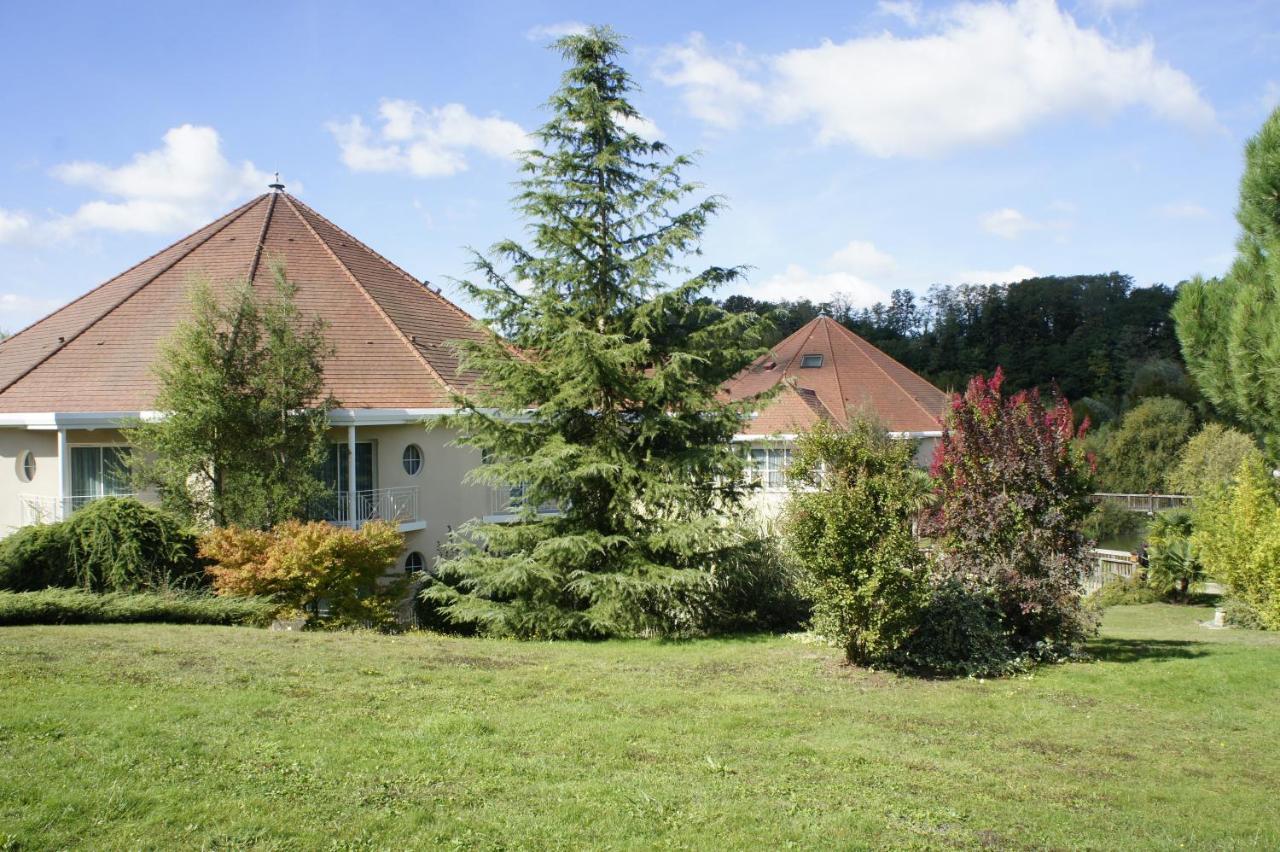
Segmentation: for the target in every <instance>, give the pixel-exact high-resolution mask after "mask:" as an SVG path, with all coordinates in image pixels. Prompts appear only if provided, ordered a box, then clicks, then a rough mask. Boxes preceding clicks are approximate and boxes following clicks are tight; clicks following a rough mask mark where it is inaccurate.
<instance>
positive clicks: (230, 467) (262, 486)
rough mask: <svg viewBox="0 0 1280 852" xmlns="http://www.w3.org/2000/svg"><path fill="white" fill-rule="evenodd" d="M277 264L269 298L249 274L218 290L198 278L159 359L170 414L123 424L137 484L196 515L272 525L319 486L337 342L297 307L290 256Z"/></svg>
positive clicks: (160, 404)
mask: <svg viewBox="0 0 1280 852" xmlns="http://www.w3.org/2000/svg"><path fill="white" fill-rule="evenodd" d="M273 275H274V278H273V286H274V291H275V295H274V298H270V299H262V298H260V297H259V296H258V295H257V294H256V293H255V292H254V289H253V285H252V284H250V283H248V282H244V283H242V284H240V285H238V286H236V287H234V288H233V289H232V290H231V291H230V292H229V294H228V298H226V299H225V300H221V301H220V300H219V299H218V297H217V295H216V294H215V293H214V291H213V289H212V288H211V287H210V286H209V284H208V283H207V282H197V284H196V286H195V287H193V289H192V293H191V304H192V314H191V317H190V319H189V320H187V321H186V322H184V323H183V324H181V325H180V326H179V327H178V328H177V329H176V330H175V331H174V333H173V336H172V338H171V339H170V340H169V342H168V344H167V345H166V346H165V348H164V351H163V352H162V354H161V357H160V358H158V359H157V361H156V365H157V366H156V368H155V372H156V376H157V378H158V380H159V384H160V388H159V392H158V394H157V396H156V408H157V409H158V410H159V411H161V412H163V413H164V416H163V417H162V418H161V419H159V420H156V421H150V422H142V423H137V424H135V425H134V426H133V427H132V428H130V429H127V430H126V433H125V434H126V437H127V439H128V441H129V443H130V444H131V445H133V446H134V447H135V448H136V449H137V451H136V452H134V453H133V454H132V455H131V457H130V458H131V466H132V467H133V476H134V479H135V481H136V482H137V483H138V485H139V486H142V487H151V486H154V487H156V488H158V489H159V492H160V497H161V501H162V503H163V504H164V506H165V507H166V508H167V509H170V510H171V511H174V512H175V513H177V514H179V515H181V516H183V517H185V518H187V519H189V520H191V521H193V522H195V523H197V524H201V525H210V524H212V525H215V526H224V525H226V524H236V525H239V526H245V527H255V528H263V527H269V526H271V525H273V524H276V523H278V522H280V521H283V520H286V519H289V518H300V517H303V516H304V515H305V514H307V513H308V512H309V511H310V510H312V509H314V508H315V506H316V504H317V501H318V500H319V499H320V498H321V497H322V495H323V492H324V485H323V483H322V482H321V481H320V479H319V476H318V472H319V470H320V466H321V463H322V462H323V460H324V452H325V448H326V446H327V439H326V434H327V430H328V411H329V409H330V408H332V407H333V406H334V405H335V404H336V402H335V401H334V400H333V399H331V398H329V397H328V396H327V395H326V394H325V393H324V361H325V359H326V358H328V357H329V355H330V354H331V352H332V346H331V345H330V344H329V343H328V342H327V340H326V338H325V332H326V327H325V324H324V322H323V321H322V320H320V319H315V318H313V319H310V320H308V319H307V318H305V317H303V316H302V314H301V313H300V311H299V310H298V307H297V303H296V301H295V300H294V293H295V287H294V285H293V284H292V283H291V282H290V281H289V280H288V277H287V276H286V274H285V270H284V268H283V267H282V266H277V267H275V268H274V269H273Z"/></svg>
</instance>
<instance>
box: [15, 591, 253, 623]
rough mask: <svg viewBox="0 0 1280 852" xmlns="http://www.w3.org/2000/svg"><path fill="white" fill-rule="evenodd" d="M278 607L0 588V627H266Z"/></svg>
mask: <svg viewBox="0 0 1280 852" xmlns="http://www.w3.org/2000/svg"><path fill="white" fill-rule="evenodd" d="M275 609H276V605H275V604H274V603H272V602H271V601H268V600H265V599H263V598H252V597H236V598H219V597H215V596H213V595H210V594H200V593H193V592H168V593H155V592H132V593H127V592H105V593H101V594H99V593H95V592H87V591H85V590H83V589H43V590H41V591H38V592H4V591H0V626H13V625H20V624H102V623H107V622H166V623H169V624H252V625H263V624H266V623H267V622H269V621H270V620H271V615H272V613H273V612H274V611H275Z"/></svg>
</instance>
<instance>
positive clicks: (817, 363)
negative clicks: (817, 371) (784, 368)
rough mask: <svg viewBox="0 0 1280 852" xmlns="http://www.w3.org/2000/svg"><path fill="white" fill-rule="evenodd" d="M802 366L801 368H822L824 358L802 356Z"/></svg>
mask: <svg viewBox="0 0 1280 852" xmlns="http://www.w3.org/2000/svg"><path fill="white" fill-rule="evenodd" d="M800 366H801V367H821V366H822V356H821V355H801V356H800Z"/></svg>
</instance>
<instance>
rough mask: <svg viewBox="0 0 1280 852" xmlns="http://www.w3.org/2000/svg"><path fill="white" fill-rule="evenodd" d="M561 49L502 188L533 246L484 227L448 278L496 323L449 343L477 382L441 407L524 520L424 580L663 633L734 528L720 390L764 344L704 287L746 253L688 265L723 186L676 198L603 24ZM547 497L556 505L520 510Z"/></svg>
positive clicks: (735, 272)
mask: <svg viewBox="0 0 1280 852" xmlns="http://www.w3.org/2000/svg"><path fill="white" fill-rule="evenodd" d="M555 47H556V48H557V49H558V50H559V51H560V52H561V53H562V54H563V56H564V57H565V59H566V60H567V61H568V62H569V63H570V67H569V69H568V70H567V71H566V72H565V74H564V76H563V80H562V85H561V87H560V88H559V90H558V91H557V92H556V93H555V94H554V95H553V96H552V98H551V100H550V101H549V109H550V111H551V113H552V115H551V118H550V120H549V121H548V122H547V123H546V124H545V125H544V126H543V127H542V128H541V129H540V130H539V131H537V133H536V134H535V139H536V140H537V145H536V147H535V148H534V149H533V150H531V151H529V152H527V153H526V154H525V157H524V163H523V178H522V181H521V183H520V191H519V193H518V194H517V196H516V199H515V206H516V208H517V210H518V211H519V212H520V213H521V214H522V215H523V217H524V219H525V220H526V221H527V222H528V225H529V232H530V244H529V245H528V246H525V245H521V244H519V243H517V242H515V241H510V240H509V241H504V242H500V243H498V244H497V245H496V246H494V248H493V249H492V250H491V252H490V255H489V256H488V257H486V256H481V255H478V256H477V257H476V268H477V270H478V272H479V273H480V274H481V276H482V277H483V281H482V283H479V284H473V283H468V282H464V284H463V286H464V287H465V288H466V290H467V291H468V292H469V293H470V295H471V296H472V298H473V299H475V300H476V301H477V302H478V303H479V304H481V305H483V306H484V308H485V313H486V315H487V317H488V320H489V323H490V325H491V327H493V328H494V329H497V330H500V331H501V333H502V335H503V338H499V337H498V336H496V335H495V336H494V337H493V338H492V339H490V340H489V341H488V342H487V343H473V344H465V345H462V346H461V347H460V349H461V351H462V355H463V358H464V362H465V363H466V364H467V365H468V366H469V367H470V368H473V369H475V370H477V371H478V372H479V374H480V375H481V376H482V381H481V383H480V384H481V386H482V388H483V389H482V390H478V391H476V392H474V394H472V395H470V396H467V397H465V398H459V399H458V400H457V404H458V407H459V410H458V413H457V414H455V415H452V416H449V417H446V418H443V419H442V423H443V425H445V426H447V427H451V428H456V429H457V430H459V438H458V443H460V444H462V445H465V446H470V447H474V448H477V449H479V450H481V451H482V453H483V455H484V458H485V459H486V461H487V463H486V464H483V465H480V466H478V467H477V468H476V469H475V470H473V471H472V473H471V474H470V481H472V482H475V483H482V484H486V485H490V486H495V487H502V486H503V485H510V484H519V485H520V486H521V487H522V489H523V492H522V498H523V500H522V506H521V508H520V509H519V515H520V518H519V522H518V523H511V524H498V523H484V522H473V523H471V524H469V525H467V526H465V527H464V528H463V529H461V530H459V531H457V532H456V533H455V534H454V535H452V536H451V539H450V541H449V543H448V546H447V547H446V549H445V555H444V556H443V557H442V558H441V560H440V562H439V563H438V565H437V569H438V574H439V577H440V578H441V580H442V582H440V583H437V584H434V585H433V586H431V587H429V588H428V589H427V590H426V591H425V592H424V595H423V596H424V598H425V599H426V600H428V601H432V602H434V603H435V604H436V605H437V606H438V607H439V608H440V609H441V610H442V611H443V613H444V614H445V616H446V617H447V618H448V619H450V620H451V621H453V622H454V623H457V624H468V625H472V626H476V627H478V628H480V629H482V630H484V631H486V632H489V633H494V634H500V635H511V636H519V637H539V638H559V637H599V636H608V635H635V634H641V633H654V632H669V631H672V630H677V629H679V628H680V626H681V625H679V624H676V623H674V619H675V616H674V615H673V613H674V612H677V611H679V610H680V609H681V607H680V606H679V602H680V600H681V599H682V596H684V595H686V594H696V593H697V591H698V590H699V589H701V588H705V585H706V584H707V582H708V580H709V578H710V577H712V576H713V575H714V573H715V570H716V567H717V564H718V560H719V559H720V558H721V557H722V556H724V555H725V554H727V553H729V552H730V551H732V549H733V548H734V546H735V545H738V544H740V540H738V539H735V532H734V526H733V524H732V523H731V522H730V519H732V517H733V516H734V513H735V511H736V510H737V509H738V507H739V506H740V503H741V497H742V495H743V493H744V489H743V486H742V485H741V481H742V476H741V473H742V459H741V457H740V456H739V454H738V453H737V452H736V451H735V450H734V449H733V447H732V445H731V438H732V436H733V435H734V433H735V432H737V431H738V430H739V428H740V426H741V422H742V421H741V418H742V416H743V415H744V408H743V406H741V405H730V404H727V403H726V402H725V401H724V400H723V399H721V398H720V396H719V387H720V384H721V383H722V382H723V381H724V380H726V379H728V378H729V377H731V376H732V375H733V374H735V373H736V372H738V371H739V370H740V369H742V368H743V367H744V366H746V365H747V364H749V363H750V361H751V360H752V358H754V357H755V356H756V355H758V354H759V353H760V351H762V350H761V348H760V341H761V340H762V338H763V333H764V329H763V328H762V325H763V323H762V321H761V320H760V319H759V318H757V317H756V316H755V315H753V314H731V313H729V312H726V311H724V310H723V309H721V308H719V307H718V306H716V305H715V304H714V303H713V302H712V301H711V300H710V298H709V297H708V296H707V295H706V294H707V292H708V291H709V290H711V289H712V288H714V287H716V286H718V285H722V284H725V283H727V282H730V281H734V280H736V279H738V278H739V276H740V275H741V274H742V270H741V269H740V268H738V267H720V266H711V267H708V268H705V269H703V270H702V271H700V272H697V273H696V274H695V273H692V272H691V271H690V269H689V268H688V267H687V266H685V265H684V264H685V261H686V259H687V258H688V257H689V256H690V255H696V254H697V253H698V247H699V242H700V238H701V235H702V233H703V230H704V229H705V228H706V226H707V224H708V222H709V220H710V219H711V217H712V216H713V215H714V214H715V213H716V212H717V211H718V210H719V209H720V208H721V206H722V201H721V200H720V199H719V198H716V197H709V198H705V199H703V200H700V201H699V200H694V199H690V198H689V197H690V196H691V195H694V194H696V193H698V192H699V187H698V186H697V185H696V184H693V183H689V182H686V181H684V180H683V179H682V178H681V177H680V171H681V169H682V168H684V167H686V166H688V165H689V164H690V160H689V159H688V158H687V157H683V156H671V155H670V153H669V152H668V149H667V147H666V146H665V145H664V144H662V143H661V142H657V141H649V140H646V139H644V138H642V137H641V136H639V135H638V134H637V133H635V132H634V130H633V129H632V128H634V127H635V126H636V122H637V121H638V120H639V118H640V116H639V114H638V113H637V111H636V110H635V108H634V107H633V106H632V105H631V104H630V103H629V102H628V100H627V97H628V93H629V92H630V91H631V90H632V89H633V84H632V81H631V78H630V77H629V76H628V74H627V72H626V71H625V70H624V69H623V68H622V67H621V66H620V65H619V64H618V59H619V56H620V55H621V54H622V52H623V51H622V48H621V45H620V42H619V39H618V37H617V36H616V35H615V34H614V33H613V32H612V31H610V30H608V29H599V28H596V29H592V30H590V31H589V32H588V33H586V34H582V35H572V36H568V37H566V38H563V39H561V40H560V41H558V42H557V43H556V45H555ZM685 205H688V206H685ZM500 266H505V267H506V269H505V271H504V270H503V269H500ZM669 279H676V280H677V282H678V283H675V284H670V283H668V281H669ZM549 502H554V503H555V504H556V505H558V507H559V508H560V510H561V513H560V514H559V515H555V516H548V515H547V514H545V513H544V514H541V515H540V514H538V513H537V512H536V507H537V506H539V505H543V504H546V503H549Z"/></svg>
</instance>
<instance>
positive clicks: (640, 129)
mask: <svg viewBox="0 0 1280 852" xmlns="http://www.w3.org/2000/svg"><path fill="white" fill-rule="evenodd" d="M618 126H619V127H621V128H622V129H623V130H629V131H631V132H632V133H634V134H635V135H637V136H639V137H640V138H641V139H648V140H649V141H650V142H657V141H658V140H659V139H662V137H663V136H664V135H665V134H664V133H663V132H662V129H661V128H660V127H658V125H656V124H654V123H653V120H652V119H649V118H646V117H645V116H643V115H637V116H624V117H622V118H620V119H618Z"/></svg>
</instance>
